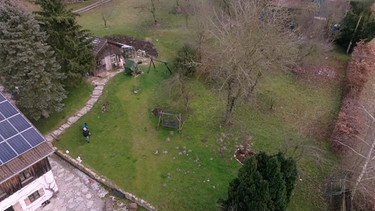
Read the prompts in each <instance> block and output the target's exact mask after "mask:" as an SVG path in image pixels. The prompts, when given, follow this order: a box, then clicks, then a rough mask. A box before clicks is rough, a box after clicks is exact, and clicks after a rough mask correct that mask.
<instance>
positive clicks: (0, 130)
mask: <svg viewBox="0 0 375 211" xmlns="http://www.w3.org/2000/svg"><path fill="white" fill-rule="evenodd" d="M16 133H17V131H16V130H15V129H14V128H13V127H12V125H10V123H9V122H8V121H3V122H0V135H1V136H2V137H3V138H4V139H7V138H10V137H11V136H14V135H15V134H16Z"/></svg>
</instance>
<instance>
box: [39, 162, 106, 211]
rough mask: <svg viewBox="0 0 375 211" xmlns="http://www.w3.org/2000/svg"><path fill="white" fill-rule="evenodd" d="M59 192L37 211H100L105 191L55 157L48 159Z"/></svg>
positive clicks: (102, 206)
mask: <svg viewBox="0 0 375 211" xmlns="http://www.w3.org/2000/svg"><path fill="white" fill-rule="evenodd" d="M49 160H50V163H51V167H52V172H53V174H54V176H55V179H56V183H57V185H58V188H59V192H58V193H57V194H56V195H55V196H54V197H52V198H51V200H50V203H49V204H48V205H46V206H45V207H43V208H39V209H37V211H102V210H103V209H104V199H103V197H104V196H105V195H106V194H107V191H106V190H105V189H104V188H103V187H102V186H100V185H99V184H98V183H97V182H95V181H94V180H92V179H91V178H89V177H88V176H87V175H85V174H84V173H82V172H81V171H79V170H78V169H76V168H74V167H72V166H71V165H70V164H69V163H67V162H65V161H64V160H62V159H61V158H59V157H58V156H57V155H52V156H51V157H50V158H49Z"/></svg>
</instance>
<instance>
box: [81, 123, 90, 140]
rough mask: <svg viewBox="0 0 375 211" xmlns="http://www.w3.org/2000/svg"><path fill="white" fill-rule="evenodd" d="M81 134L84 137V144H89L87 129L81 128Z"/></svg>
mask: <svg viewBox="0 0 375 211" xmlns="http://www.w3.org/2000/svg"><path fill="white" fill-rule="evenodd" d="M82 134H83V136H84V137H85V139H86V142H87V143H90V138H89V136H90V131H89V129H88V128H86V127H84V128H82Z"/></svg>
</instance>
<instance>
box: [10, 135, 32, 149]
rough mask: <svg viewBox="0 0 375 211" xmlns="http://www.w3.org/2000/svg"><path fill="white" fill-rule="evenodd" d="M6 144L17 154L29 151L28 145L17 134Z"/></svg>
mask: <svg viewBox="0 0 375 211" xmlns="http://www.w3.org/2000/svg"><path fill="white" fill-rule="evenodd" d="M7 142H8V143H9V145H10V146H11V147H12V148H13V149H14V150H15V151H16V152H17V153H18V154H22V153H24V152H26V151H27V150H29V149H31V146H30V144H29V143H27V142H26V140H25V139H24V138H23V137H22V136H21V135H19V134H18V135H16V136H13V137H12V138H10V139H9V140H8V141H7Z"/></svg>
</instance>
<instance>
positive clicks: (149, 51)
mask: <svg viewBox="0 0 375 211" xmlns="http://www.w3.org/2000/svg"><path fill="white" fill-rule="evenodd" d="M104 38H106V39H108V40H111V41H114V42H119V43H123V44H126V45H131V46H133V47H134V48H135V50H142V51H145V52H146V55H149V56H152V57H158V56H159V53H158V50H157V49H156V47H155V46H154V44H152V42H151V41H149V40H146V41H145V40H140V39H136V38H134V37H130V36H126V35H120V34H117V35H109V36H105V37H104Z"/></svg>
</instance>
